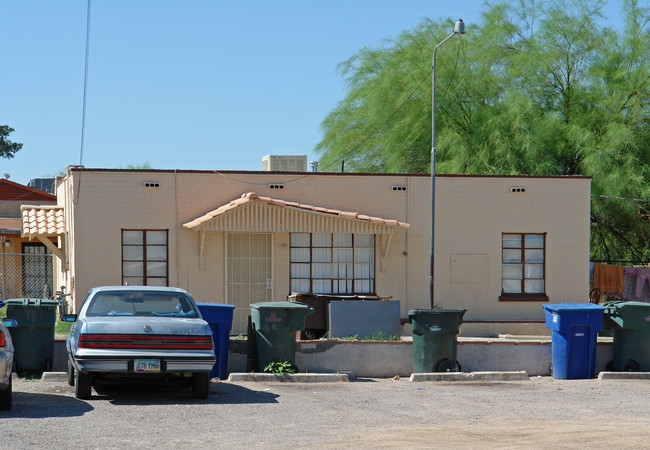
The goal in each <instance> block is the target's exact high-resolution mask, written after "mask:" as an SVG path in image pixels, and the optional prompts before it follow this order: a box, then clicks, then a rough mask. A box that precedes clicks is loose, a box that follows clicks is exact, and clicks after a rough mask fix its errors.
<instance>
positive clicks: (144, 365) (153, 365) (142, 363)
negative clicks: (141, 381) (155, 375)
mask: <svg viewBox="0 0 650 450" xmlns="http://www.w3.org/2000/svg"><path fill="white" fill-rule="evenodd" d="M133 370H134V371H135V372H160V360H159V359H136V360H135V361H133Z"/></svg>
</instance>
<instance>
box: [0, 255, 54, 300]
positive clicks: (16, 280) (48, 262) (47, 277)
mask: <svg viewBox="0 0 650 450" xmlns="http://www.w3.org/2000/svg"><path fill="white" fill-rule="evenodd" d="M52 258H53V256H52V255H51V254H35V253H3V254H0V300H7V299H10V298H21V297H25V298H50V299H51V298H54V295H55V292H54V278H53V275H52V274H53V268H54V261H53V260H52Z"/></svg>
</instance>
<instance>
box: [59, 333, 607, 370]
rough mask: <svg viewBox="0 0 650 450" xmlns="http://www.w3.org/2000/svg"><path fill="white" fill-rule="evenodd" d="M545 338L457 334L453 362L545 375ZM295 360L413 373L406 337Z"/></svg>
mask: <svg viewBox="0 0 650 450" xmlns="http://www.w3.org/2000/svg"><path fill="white" fill-rule="evenodd" d="M54 350H55V351H54V364H53V370H54V371H65V370H66V369H67V367H66V353H65V342H63V341H56V342H55V346H54ZM596 351H597V353H596V374H598V373H599V372H602V371H604V370H605V366H606V365H607V363H608V362H609V361H611V360H612V359H613V346H612V343H611V342H599V343H598V345H597V348H596ZM246 354H247V341H246V340H242V339H231V340H230V346H229V352H228V373H232V372H246V371H247V370H246V369H247V367H246ZM551 354H552V349H551V342H550V340H534V339H525V340H514V339H512V340H511V339H490V338H462V337H461V338H458V353H457V358H458V362H459V363H460V364H461V366H462V370H463V372H482V371H520V370H525V371H526V372H527V373H528V374H529V375H531V376H537V375H544V376H548V375H550V371H549V365H550V363H551ZM296 365H297V366H298V368H299V369H300V370H301V371H303V372H314V373H318V372H325V373H332V372H352V373H353V374H354V375H356V376H358V377H371V378H390V377H394V376H396V375H399V376H400V377H407V376H410V375H411V373H412V372H413V350H412V344H411V342H408V341H404V342H379V341H339V340H318V341H299V342H298V348H297V351H296Z"/></svg>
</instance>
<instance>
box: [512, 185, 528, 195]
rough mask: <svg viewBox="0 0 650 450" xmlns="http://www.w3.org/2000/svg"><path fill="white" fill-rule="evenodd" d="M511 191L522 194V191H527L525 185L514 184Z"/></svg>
mask: <svg viewBox="0 0 650 450" xmlns="http://www.w3.org/2000/svg"><path fill="white" fill-rule="evenodd" d="M510 192H514V193H517V194H520V193H523V192H526V188H525V187H524V186H512V187H511V188H510Z"/></svg>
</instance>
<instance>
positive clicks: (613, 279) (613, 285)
mask: <svg viewBox="0 0 650 450" xmlns="http://www.w3.org/2000/svg"><path fill="white" fill-rule="evenodd" d="M624 269H625V268H624V267H621V266H611V265H609V264H600V263H596V264H595V265H594V288H597V289H600V291H601V292H605V293H607V294H612V295H619V296H620V295H621V294H622V293H623V277H624Z"/></svg>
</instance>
